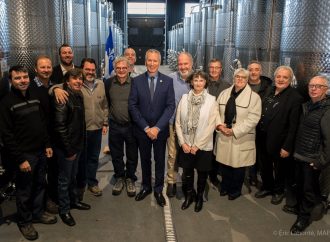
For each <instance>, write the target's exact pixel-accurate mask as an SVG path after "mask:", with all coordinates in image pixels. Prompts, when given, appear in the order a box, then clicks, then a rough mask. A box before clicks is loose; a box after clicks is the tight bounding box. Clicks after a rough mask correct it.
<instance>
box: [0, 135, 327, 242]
mask: <svg viewBox="0 0 330 242" xmlns="http://www.w3.org/2000/svg"><path fill="white" fill-rule="evenodd" d="M105 143H106V138H105V137H104V141H103V145H104V144H105ZM112 175H113V167H112V163H111V157H110V156H104V155H103V154H101V156H100V163H99V170H98V173H97V177H98V179H99V182H100V187H101V188H103V189H104V190H103V196H102V197H94V196H93V195H92V194H91V193H89V192H88V191H87V192H86V194H85V199H84V201H85V202H87V203H89V204H91V206H92V209H91V210H89V211H78V210H72V215H73V217H74V218H75V220H76V222H77V224H76V226H74V227H69V226H67V225H65V224H63V222H62V221H60V219H59V218H58V220H59V221H58V223H57V224H54V225H42V224H36V225H35V228H36V229H37V231H38V232H39V240H38V241H45V242H46V241H47V242H98V241H99V242H159V241H175V240H170V239H169V238H171V236H170V237H169V236H168V235H169V234H171V233H172V232H173V231H174V232H175V237H176V241H179V242H254V241H258V242H266V241H267V242H274V241H284V242H286V241H288V242H291V241H292V242H293V241H299V242H310V241H320V242H321V241H329V238H330V215H329V214H328V215H325V216H324V217H323V219H322V220H320V221H317V222H314V223H313V224H312V225H311V226H310V227H309V228H308V229H307V231H306V233H304V234H302V235H290V232H289V229H290V227H291V225H292V224H293V223H294V221H295V219H296V217H295V216H294V215H289V214H286V213H284V212H282V210H281V208H282V206H283V203H282V204H281V205H277V206H275V205H272V204H271V203H270V197H267V198H264V199H256V198H255V197H254V196H253V195H254V193H255V191H256V190H255V189H253V191H252V193H251V194H248V192H247V190H246V188H244V189H243V196H242V197H240V198H238V199H237V200H234V201H229V200H228V199H227V197H221V198H220V196H219V193H218V191H217V190H216V189H215V188H214V187H210V189H209V192H208V201H207V202H205V203H204V207H203V210H202V211H201V212H200V213H195V212H194V211H193V205H192V207H191V208H189V209H187V210H185V211H182V210H181V204H182V202H183V200H182V199H183V198H182V193H181V189H180V187H179V192H178V196H177V197H176V198H171V199H167V201H169V203H168V207H165V209H163V208H161V207H159V206H158V205H157V204H156V202H155V199H154V197H153V196H152V195H151V196H148V197H147V198H146V199H144V200H143V201H140V202H136V201H135V200H134V198H129V197H128V196H127V195H126V193H125V191H123V193H122V194H121V195H119V196H112V194H111V189H112V185H111V184H110V183H111V177H112ZM137 176H138V178H139V180H138V181H137V183H136V185H137V186H138V189H137V190H138V191H139V186H140V183H141V170H140V164H139V166H138V171H137ZM178 185H179V186H180V183H179V184H178ZM1 214H2V217H1ZM14 214H15V202H14V201H6V202H4V203H3V204H2V205H1V207H0V242H18V241H26V240H25V239H24V237H23V236H22V235H21V233H20V232H19V230H18V228H17V226H16V223H15V222H14V221H15V217H14ZM169 215H171V216H169ZM169 217H170V219H171V220H172V222H173V228H174V230H172V229H171V225H172V224H169V223H168V221H169ZM165 218H166V220H165ZM165 221H166V222H165ZM166 235H167V237H166Z"/></svg>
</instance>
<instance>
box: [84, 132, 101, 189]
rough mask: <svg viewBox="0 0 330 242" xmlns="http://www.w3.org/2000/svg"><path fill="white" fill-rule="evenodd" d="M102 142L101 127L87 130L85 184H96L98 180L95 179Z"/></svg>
mask: <svg viewBox="0 0 330 242" xmlns="http://www.w3.org/2000/svg"><path fill="white" fill-rule="evenodd" d="M101 143H102V129H97V130H91V131H89V130H87V147H86V149H85V151H86V154H85V159H86V163H85V164H86V180H87V185H88V186H90V187H92V186H96V185H97V184H98V183H99V182H98V180H97V179H96V172H97V168H98V166H99V156H100V150H101Z"/></svg>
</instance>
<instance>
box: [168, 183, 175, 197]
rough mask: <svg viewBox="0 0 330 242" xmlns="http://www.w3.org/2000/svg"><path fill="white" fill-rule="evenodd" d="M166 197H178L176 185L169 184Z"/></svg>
mask: <svg viewBox="0 0 330 242" xmlns="http://www.w3.org/2000/svg"><path fill="white" fill-rule="evenodd" d="M166 195H167V196H168V197H175V195H176V184H175V183H173V184H170V183H169V184H167V189H166Z"/></svg>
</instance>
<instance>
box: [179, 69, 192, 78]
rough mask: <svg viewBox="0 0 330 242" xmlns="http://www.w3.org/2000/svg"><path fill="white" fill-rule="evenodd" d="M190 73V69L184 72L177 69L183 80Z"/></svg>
mask: <svg viewBox="0 0 330 242" xmlns="http://www.w3.org/2000/svg"><path fill="white" fill-rule="evenodd" d="M191 73H192V71H184V72H181V71H179V75H180V78H181V79H183V80H186V79H187V78H188V76H189V75H190V74H191Z"/></svg>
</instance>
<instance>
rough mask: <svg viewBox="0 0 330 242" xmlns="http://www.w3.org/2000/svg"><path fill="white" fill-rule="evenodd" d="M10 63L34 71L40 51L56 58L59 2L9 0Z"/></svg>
mask: <svg viewBox="0 0 330 242" xmlns="http://www.w3.org/2000/svg"><path fill="white" fill-rule="evenodd" d="M7 6H8V13H10V14H9V15H8V26H9V42H10V47H9V65H10V66H12V65H16V64H21V65H24V66H26V67H28V68H29V69H30V70H33V66H34V60H35V58H36V57H37V56H38V55H40V54H46V55H49V56H50V58H51V59H53V60H56V59H57V56H58V55H57V47H58V46H59V44H60V42H61V22H60V21H61V19H60V1H59V0H54V1H47V0H30V1H25V0H16V1H8V2H7Z"/></svg>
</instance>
